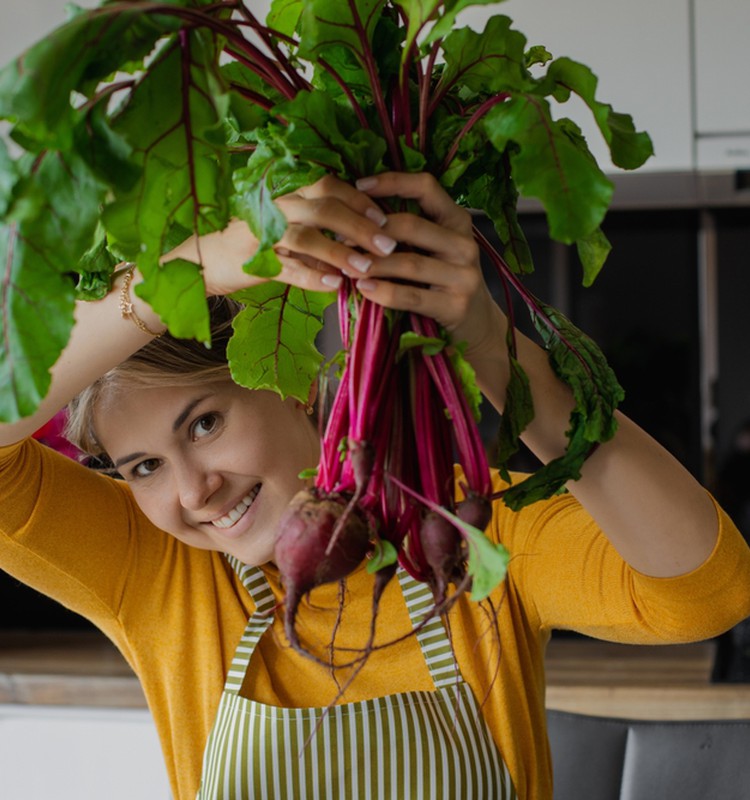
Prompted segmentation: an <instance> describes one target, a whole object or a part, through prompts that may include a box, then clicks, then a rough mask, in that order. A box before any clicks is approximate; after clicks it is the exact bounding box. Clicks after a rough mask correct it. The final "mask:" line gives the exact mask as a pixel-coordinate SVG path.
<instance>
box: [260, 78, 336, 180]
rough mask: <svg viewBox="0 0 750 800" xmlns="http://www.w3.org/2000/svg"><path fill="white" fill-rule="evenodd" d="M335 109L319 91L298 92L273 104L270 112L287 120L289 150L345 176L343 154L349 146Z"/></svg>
mask: <svg viewBox="0 0 750 800" xmlns="http://www.w3.org/2000/svg"><path fill="white" fill-rule="evenodd" d="M339 109H340V106H338V105H337V104H336V103H335V102H334V101H333V100H332V99H331V98H330V97H328V95H325V94H323V93H322V92H307V91H302V92H298V93H297V95H296V96H295V98H294V99H293V100H289V101H288V102H286V103H280V104H279V105H278V106H276V107H275V108H274V113H277V114H278V115H279V116H281V117H283V118H284V119H285V120H287V121H288V122H289V123H290V125H289V127H288V129H287V132H286V135H285V136H284V141H285V143H286V146H287V147H288V148H289V150H290V151H291V152H293V153H295V154H300V155H302V157H303V159H304V160H305V161H308V162H312V163H315V164H318V165H319V166H321V167H324V168H326V169H328V170H330V171H331V172H333V173H334V174H337V175H340V176H345V175H346V170H345V168H344V158H343V156H344V153H346V151H347V150H348V149H349V146H348V142H347V137H346V136H345V135H344V134H343V133H342V131H341V129H340V128H339V125H338V114H339Z"/></svg>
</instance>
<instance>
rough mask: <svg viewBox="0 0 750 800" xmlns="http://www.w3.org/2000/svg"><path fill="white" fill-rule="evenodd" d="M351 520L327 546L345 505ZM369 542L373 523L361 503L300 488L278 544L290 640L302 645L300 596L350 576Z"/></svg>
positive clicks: (276, 552) (276, 555)
mask: <svg viewBox="0 0 750 800" xmlns="http://www.w3.org/2000/svg"><path fill="white" fill-rule="evenodd" d="M345 510H346V511H347V521H346V524H345V525H344V526H343V527H342V528H341V530H340V531H339V532H338V534H337V537H336V543H335V545H334V546H333V547H332V548H330V552H328V549H329V544H330V542H331V537H332V535H333V531H334V528H335V527H336V524H337V522H338V520H339V519H340V517H341V516H342V514H343V513H344V511H345ZM369 548H370V537H369V529H368V526H367V523H366V521H365V520H364V518H363V517H362V515H361V513H360V512H359V511H358V509H357V508H356V507H355V508H353V509H352V508H349V509H347V501H346V499H345V498H343V497H340V496H337V495H321V493H320V492H319V491H318V490H316V489H312V490H303V491H301V492H298V493H297V494H296V495H295V496H294V498H293V499H292V502H291V503H290V504H289V507H288V508H287V509H286V511H285V512H284V514H283V516H282V518H281V521H280V523H279V533H278V536H277V539H276V543H275V546H274V561H275V563H276V565H277V566H278V568H279V570H280V572H281V575H282V579H283V581H284V588H285V592H286V612H285V631H286V634H287V638H288V639H289V642H290V644H291V645H292V647H294V648H295V649H296V650H298V651H301V646H300V644H299V637H298V635H297V632H296V630H295V627H294V622H295V618H296V615H297V609H298V607H299V603H300V600H301V599H302V597H303V596H304V595H306V594H307V593H308V592H309V591H310V590H311V589H314V588H315V587H316V586H320V585H322V584H324V583H331V582H333V581H339V580H342V579H343V578H345V577H346V576H347V575H349V573H351V572H352V571H353V570H354V569H356V568H357V567H358V566H359V565H360V564H361V563H362V561H363V559H364V558H365V556H366V555H367V552H368V550H369Z"/></svg>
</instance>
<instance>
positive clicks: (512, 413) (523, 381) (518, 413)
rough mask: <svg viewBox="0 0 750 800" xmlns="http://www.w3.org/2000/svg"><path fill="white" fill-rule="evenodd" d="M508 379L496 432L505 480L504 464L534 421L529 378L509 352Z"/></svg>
mask: <svg viewBox="0 0 750 800" xmlns="http://www.w3.org/2000/svg"><path fill="white" fill-rule="evenodd" d="M508 362H509V367H510V377H509V379H508V385H507V386H506V388H505V404H504V410H503V413H502V416H501V418H500V429H499V432H498V452H497V460H498V463H499V464H500V467H501V471H502V473H503V477H504V478H505V479H506V480H507V478H508V473H507V469H506V466H505V465H506V464H507V463H508V459H509V458H510V457H511V456H512V455H514V454H515V453H517V452H518V449H519V443H520V437H521V434H522V433H523V432H524V430H526V428H527V426H528V424H529V423H530V422H531V420H532V419H534V401H533V399H532V396H531V387H530V385H529V378H528V376H527V375H526V372H525V371H524V369H523V367H522V366H521V364H520V362H519V361H518V359H517V358H515V356H514V355H513V354H512V353H511V352H509V353H508Z"/></svg>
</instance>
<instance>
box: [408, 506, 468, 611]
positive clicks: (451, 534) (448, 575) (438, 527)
mask: <svg viewBox="0 0 750 800" xmlns="http://www.w3.org/2000/svg"><path fill="white" fill-rule="evenodd" d="M419 538H420V542H421V545H422V553H423V555H424V559H425V561H426V562H427V564H428V565H429V567H430V571H431V573H432V574H431V576H430V579H429V583H430V585H431V588H432V591H433V594H434V596H435V603H436V604H438V605H439V604H441V603H443V602H444V601H445V597H446V590H447V588H448V584H449V583H450V582H451V581H452V580H454V579H455V578H456V576H457V575H459V574H460V573H461V572H462V565H463V562H464V557H465V554H464V547H463V540H462V539H461V535H460V533H459V532H458V530H457V529H456V528H455V526H454V525H451V523H450V522H448V520H446V519H445V518H443V517H441V516H440V515H439V514H436V513H435V512H434V511H428V512H427V513H426V514H425V515H424V519H423V520H422V525H421V526H420V529H419Z"/></svg>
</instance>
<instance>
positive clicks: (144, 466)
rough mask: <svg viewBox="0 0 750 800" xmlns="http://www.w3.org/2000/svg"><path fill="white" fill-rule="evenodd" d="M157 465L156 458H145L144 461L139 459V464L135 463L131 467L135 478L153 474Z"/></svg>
mask: <svg viewBox="0 0 750 800" xmlns="http://www.w3.org/2000/svg"><path fill="white" fill-rule="evenodd" d="M158 467H159V459H158V458H147V459H146V460H145V461H141V462H140V463H139V464H136V465H135V467H134V468H133V475H135V476H136V477H137V478H148V476H149V475H153V474H154V472H156V470H157V469H158Z"/></svg>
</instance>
